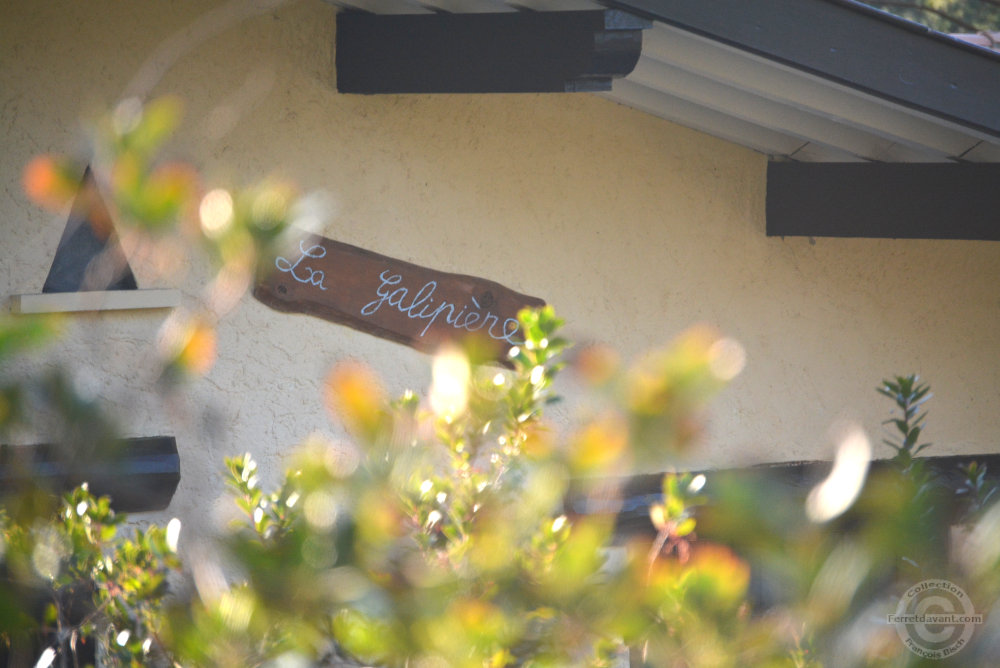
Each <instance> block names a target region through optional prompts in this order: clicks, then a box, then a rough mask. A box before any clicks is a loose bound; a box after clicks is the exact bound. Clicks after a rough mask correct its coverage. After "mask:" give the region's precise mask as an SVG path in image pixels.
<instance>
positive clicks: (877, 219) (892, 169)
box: [766, 162, 1000, 241]
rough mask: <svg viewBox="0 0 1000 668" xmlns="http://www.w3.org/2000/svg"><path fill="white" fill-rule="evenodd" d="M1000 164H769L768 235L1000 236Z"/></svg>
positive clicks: (985, 238) (989, 238)
mask: <svg viewBox="0 0 1000 668" xmlns="http://www.w3.org/2000/svg"><path fill="white" fill-rule="evenodd" d="M998 183H1000V164H997V163H989V164H986V163H980V164H947V163H941V164H912V163H910V164H905V163H848V164H844V163H829V162H827V163H818V162H814V163H801V162H770V163H768V167H767V205H766V209H767V213H766V215H767V234H768V236H813V237H864V238H894V239H967V240H979V241H1000V188H998V187H997V184H998Z"/></svg>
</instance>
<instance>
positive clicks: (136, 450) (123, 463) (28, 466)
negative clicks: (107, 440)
mask: <svg viewBox="0 0 1000 668" xmlns="http://www.w3.org/2000/svg"><path fill="white" fill-rule="evenodd" d="M180 479H181V468H180V456H179V455H178V453H177V441H176V439H174V437H172V436H151V437H145V438H129V439H125V440H123V441H120V442H117V443H112V444H109V445H107V446H106V447H103V448H101V449H100V450H99V451H98V452H96V453H90V454H88V456H86V457H74V456H73V453H67V452H65V451H64V449H63V448H59V447H58V446H55V445H49V444H44V445H19V446H12V445H0V496H3V495H6V494H9V493H12V492H15V491H16V490H17V489H19V488H21V487H22V486H24V485H40V486H42V487H44V488H46V489H50V490H52V491H53V492H64V491H68V490H70V489H73V488H74V487H76V486H77V485H79V484H80V483H83V482H86V483H87V485H88V486H89V488H90V491H91V493H93V494H94V495H96V496H110V497H111V507H112V508H114V509H115V510H116V511H121V512H141V511H151V510H163V509H165V508H166V507H167V506H168V505H169V504H170V500H171V499H172V498H173V496H174V492H175V491H176V490H177V484H178V483H179V482H180Z"/></svg>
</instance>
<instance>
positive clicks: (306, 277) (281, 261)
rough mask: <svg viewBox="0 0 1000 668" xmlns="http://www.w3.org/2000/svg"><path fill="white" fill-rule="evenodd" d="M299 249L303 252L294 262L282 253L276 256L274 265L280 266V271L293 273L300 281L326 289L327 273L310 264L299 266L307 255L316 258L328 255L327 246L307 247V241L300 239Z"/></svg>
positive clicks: (293, 276)
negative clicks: (324, 283) (324, 282)
mask: <svg viewBox="0 0 1000 668" xmlns="http://www.w3.org/2000/svg"><path fill="white" fill-rule="evenodd" d="M299 251H300V252H301V253H302V254H301V255H299V259H298V260H296V261H295V262H294V263H293V262H290V261H289V260H288V259H287V258H283V257H281V256H280V255H279V256H278V257H276V258H274V266H275V267H277V268H278V271H283V272H285V273H287V274H291V275H292V278H294V279H295V280H296V281H298V282H299V283H306V284H308V285H315V286H316V287H317V288H319V289H320V290H326V286H325V285H323V280H324V279H325V278H326V275H325V274H324V273H323V272H322V271H320V270H318V269H313V268H312V267H309V266H303V267H299V265H300V264H302V260H304V259H306V258H307V257H311V258H314V259H317V260H318V259H319V258H321V257H326V248H324V247H323V246H322V245H320V244H316V245H315V246H310V247H309V248H306V246H305V241H299Z"/></svg>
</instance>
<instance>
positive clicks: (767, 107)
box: [604, 22, 1000, 162]
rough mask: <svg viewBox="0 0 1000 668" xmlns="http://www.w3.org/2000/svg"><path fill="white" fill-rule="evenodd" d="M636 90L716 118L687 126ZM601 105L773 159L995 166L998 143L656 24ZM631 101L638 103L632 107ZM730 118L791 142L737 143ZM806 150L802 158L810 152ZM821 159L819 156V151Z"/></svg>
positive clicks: (747, 139) (754, 139) (753, 136)
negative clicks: (638, 112) (626, 108)
mask: <svg viewBox="0 0 1000 668" xmlns="http://www.w3.org/2000/svg"><path fill="white" fill-rule="evenodd" d="M633 84H637V85H639V86H641V87H643V88H645V89H649V90H650V91H653V92H659V93H663V94H665V96H664V97H662V98H660V99H661V100H662V101H664V102H665V103H666V102H668V101H669V100H670V99H672V98H673V99H676V98H679V99H682V100H686V101H687V102H689V103H691V104H693V105H695V106H697V107H702V108H704V109H707V110H710V111H712V112H714V113H712V114H709V115H707V116H706V118H704V119H701V120H700V121H699V122H698V124H697V125H693V124H690V123H689V122H687V121H686V120H685V118H687V117H690V115H691V114H690V112H689V110H686V109H684V110H681V111H680V112H678V111H677V110H676V109H674V108H672V107H671V106H670V104H663V105H660V106H657V105H655V104H650V103H649V100H651V99H653V96H650V95H649V94H642V95H637V89H636V87H635V86H634V85H633ZM604 95H605V96H606V97H608V98H610V99H613V100H616V101H618V102H621V103H622V104H628V105H630V106H636V107H638V108H641V109H643V111H646V112H648V113H652V114H655V115H657V116H660V117H662V118H666V119H668V120H671V121H674V122H677V123H680V124H682V125H689V126H690V127H695V128H696V129H698V130H701V131H703V132H706V133H708V134H712V135H715V136H718V137H721V138H724V139H728V140H729V141H736V142H737V143H741V144H743V145H744V146H747V147H748V148H753V149H755V150H758V151H762V152H764V153H768V154H770V155H775V156H786V157H793V158H794V159H797V160H818V161H826V160H830V159H840V158H831V157H828V156H830V155H831V154H830V151H829V150H828V149H830V148H835V149H838V150H839V152H846V153H847V154H849V155H851V156H853V159H855V160H877V161H887V162H941V161H951V160H966V161H990V162H992V161H996V160H997V157H996V154H997V153H998V152H1000V139H997V138H996V137H991V136H989V135H985V134H983V133H978V132H976V131H974V130H971V129H969V128H965V127H962V126H959V125H957V124H953V123H950V122H948V121H946V120H943V119H940V118H935V117H931V116H928V115H925V114H921V113H919V112H916V111H913V110H911V109H908V108H906V107H903V106H902V105H897V104H894V103H892V102H889V101H886V100H884V99H880V98H877V97H875V96H871V95H867V94H865V93H862V92H860V91H857V90H855V89H852V88H848V87H846V86H842V85H839V84H836V83H834V82H831V81H829V80H826V79H823V78H820V77H816V76H813V75H810V74H808V73H805V72H802V71H801V70H797V69H795V68H792V67H788V66H785V65H782V64H780V63H776V62H774V61H772V60H768V59H766V58H762V57H759V56H755V55H753V54H750V53H747V52H746V51H743V50H740V49H736V48H733V47H730V46H727V45H725V44H722V43H720V42H717V41H714V40H711V39H708V38H704V37H701V36H698V35H695V34H692V33H690V32H687V31H684V30H681V29H679V28H675V27H672V26H668V25H666V24H663V23H659V22H657V23H654V24H653V28H650V29H648V30H646V31H644V32H643V45H642V57H641V58H640V60H639V63H638V64H637V65H636V68H635V70H633V72H632V73H631V74H630V75H628V76H627V77H625V78H624V79H617V80H615V81H614V84H613V87H612V91H611V92H610V93H605V94H604ZM637 98H641V99H642V100H643V102H642V103H641V106H640V104H637V103H636V100H637ZM727 117H728V118H731V119H733V120H734V121H742V122H743V124H744V126H743V127H746V126H747V125H754V126H758V127H759V128H761V129H765V130H768V131H770V132H772V133H775V134H777V135H787V136H788V137H789V138H791V140H792V141H791V143H795V142H796V141H797V142H798V143H797V144H796V145H797V146H799V147H800V148H799V149H798V150H797V152H795V153H794V154H792V153H789V152H788V151H787V144H788V143H789V142H787V141H774V142H772V143H770V144H765V145H764V146H762V145H761V142H760V141H759V133H749V134H747V135H745V136H742V135H740V134H737V135H736V136H734V134H733V127H734V123H733V121H726V120H723V119H726V118H727ZM807 149H808V150H807ZM817 149H818V150H817Z"/></svg>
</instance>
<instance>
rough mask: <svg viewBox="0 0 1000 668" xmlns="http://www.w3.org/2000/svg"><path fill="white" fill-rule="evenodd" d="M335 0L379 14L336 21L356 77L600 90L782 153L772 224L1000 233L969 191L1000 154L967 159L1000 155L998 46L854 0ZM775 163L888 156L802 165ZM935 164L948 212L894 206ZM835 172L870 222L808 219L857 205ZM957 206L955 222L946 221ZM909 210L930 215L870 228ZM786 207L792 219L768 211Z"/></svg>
mask: <svg viewBox="0 0 1000 668" xmlns="http://www.w3.org/2000/svg"><path fill="white" fill-rule="evenodd" d="M336 4H338V5H341V6H344V7H346V8H348V9H353V10H362V11H363V12H364V13H365V15H364V16H362V15H352V16H350V17H348V16H342V17H341V19H339V20H338V38H337V39H338V41H337V69H338V88H339V89H340V90H341V91H342V92H361V93H455V92H515V91H525V92H529V91H530V92H538V91H543V90H550V91H580V90H584V91H603V92H601V93H600V94H601V95H604V96H606V97H608V98H609V99H611V100H614V101H616V102H619V103H622V104H625V105H629V106H631V107H634V108H637V109H640V110H642V111H645V112H648V113H651V114H654V115H656V116H659V117H662V118H665V119H668V120H670V121H673V122H676V123H678V124H680V125H684V126H687V127H690V128H694V129H697V130H700V131H702V132H705V133H707V134H710V135H714V136H716V137H720V138H722V139H726V140H728V141H731V142H734V143H737V144H740V145H742V146H745V147H748V148H751V149H753V150H756V151H759V152H761V153H764V154H766V155H767V156H769V157H770V158H771V159H772V168H771V169H769V173H768V231H769V234H780V235H786V234H787V235H795V234H802V235H809V236H889V237H919V238H949V239H996V240H1000V222H994V220H995V211H997V210H998V209H1000V197H998V196H993V195H987V196H980V197H976V198H975V199H974V200H968V198H967V193H968V192H969V188H968V187H965V185H963V184H968V183H972V182H975V183H980V184H982V185H983V186H984V188H985V190H986V192H988V193H991V192H993V191H994V190H996V189H995V188H994V187H992V184H991V183H988V181H989V179H991V178H993V176H994V175H995V170H983V171H977V170H975V169H971V170H970V169H964V168H962V167H963V165H969V164H973V163H1000V53H997V52H995V51H992V50H990V49H987V48H983V47H980V46H976V45H973V44H970V43H969V42H967V41H963V40H961V39H956V38H953V37H950V36H948V35H943V34H940V33H935V32H933V31H931V30H929V29H927V28H924V27H923V26H919V25H917V24H914V23H911V22H908V21H905V20H903V19H899V18H897V17H895V16H891V15H889V14H886V13H884V12H880V11H877V10H874V9H872V8H871V7H868V6H867V5H863V4H861V3H858V2H854V1H853V0H766V1H765V0H760V1H754V2H748V1H747V0H697V1H696V2H692V1H691V0H601V1H599V2H598V1H594V0H520V1H516V2H515V1H514V0H510V1H509V2H504V1H502V0H353V1H350V0H345V1H338V2H337V3H336ZM615 10H616V11H615ZM399 14H402V15H404V16H398V15H399ZM511 14H515V16H514V17H512V16H511ZM636 19H640V20H642V21H645V23H643V22H641V21H639V22H637V21H636ZM540 26H541V27H542V29H539V27H540ZM581 26H583V27H582V28H581ZM639 35H641V37H639ZM567 63H570V64H571V65H572V66H570V67H568V68H566V67H563V66H564V65H566V64H567ZM581 63H582V65H581ZM632 63H634V67H632ZM539 79H544V80H545V82H546V83H545V85H544V86H540V85H538V81H537V80H539ZM609 87H610V90H607V89H608V88H609ZM774 162H788V163H795V164H801V163H892V165H890V168H889V169H876V170H871V169H869V170H851V169H842V168H835V169H834V170H833V171H829V170H823V169H812V170H805V169H804V168H803V170H801V173H800V170H798V169H797V168H796V167H794V166H789V167H787V168H777V167H776V166H775V165H774V164H773V163H774ZM926 163H932V164H936V165H937V166H938V168H936V169H934V170H927V169H925V168H924V165H925V164H926ZM931 172H933V174H934V178H936V179H941V180H940V181H939V183H940V184H946V185H947V186H948V188H951V189H948V188H936V189H934V192H935V193H936V194H937V196H939V197H941V198H943V199H942V200H941V202H943V206H944V209H943V212H944V218H943V217H941V216H939V215H938V214H935V213H932V212H933V211H938V210H939V209H941V207H940V206H935V207H924V208H921V207H916V209H914V207H903V208H902V209H900V207H898V206H891V205H892V204H893V203H892V202H889V201H888V198H889V197H890V195H889V193H895V195H892V197H901V198H904V199H905V198H907V197H909V196H910V195H911V194H912V193H915V192H918V191H922V190H921V189H922V188H925V187H926V183H927V181H926V178H927V176H926V175H927V174H929V173H931ZM833 177H836V183H837V188H839V189H840V190H839V191H838V192H840V193H841V194H842V195H850V194H851V193H854V192H860V191H861V190H866V189H867V190H866V192H870V193H871V196H870V197H868V198H867V199H866V201H867V203H868V204H869V205H870V207H869V209H868V214H870V215H867V216H866V217H865V218H864V220H865V221H869V222H868V223H864V224H861V227H860V230H859V228H858V225H857V224H854V226H853V227H852V226H850V225H848V226H847V227H845V226H843V225H840V224H837V223H836V222H834V223H833V224H832V226H831V225H826V224H824V225H813V224H811V223H810V222H808V221H810V220H813V219H815V216H811V215H810V211H811V209H812V208H814V207H815V202H817V201H820V202H824V203H823V207H824V211H825V212H826V213H827V214H829V216H828V217H830V216H832V220H834V221H836V219H837V218H838V217H843V216H848V215H852V213H851V212H856V211H857V209H856V207H852V206H847V208H846V209H845V208H844V206H840V205H841V204H845V205H846V204H850V202H848V201H847V200H845V198H843V197H841V200H844V201H840V202H838V200H837V198H836V197H834V198H833V199H832V200H830V201H828V202H827V201H824V200H823V199H817V198H819V197H821V196H822V197H825V195H823V193H826V192H828V191H829V187H828V179H831V178H833ZM970 179H971V181H970ZM862 181H864V183H862ZM852 184H855V185H857V186H858V187H857V188H852V187H851V186H852ZM920 184H925V185H924V186H921V185H920ZM862 186H863V187H862ZM793 191H794V192H795V193H798V194H799V195H800V196H799V197H798V198H797V199H796V200H795V202H792V201H788V202H785V199H786V198H787V197H788V196H789V193H790V192H793ZM963 193H965V194H963ZM963 198H964V199H963ZM779 200H780V201H779ZM970 201H974V202H976V203H977V204H976V206H975V207H974V208H973V209H969V206H968V205H969V202H970ZM782 202H785V203H786V204H789V206H785V207H784V208H782V207H781V206H776V205H780V204H782ZM941 202H939V203H941ZM792 204H794V206H792ZM887 205H890V206H887ZM956 206H958V207H959V208H961V210H962V211H965V212H966V214H967V216H966V220H965V221H964V222H960V223H959V224H956V222H955V220H954V217H951V219H948V220H946V219H945V218H947V213H948V212H949V211H956V210H958V209H957V208H955V207H956ZM904 209H905V211H906V212H909V213H907V214H906V215H910V214H915V215H918V216H921V217H920V219H919V220H913V219H910V220H905V221H904V220H900V221H896V222H893V223H892V224H889V225H881V226H879V227H878V228H877V229H876V228H874V227H870V225H873V224H874V221H876V220H878V219H879V218H880V217H881V218H885V217H892V216H895V215H903V214H899V211H903V210H904ZM779 210H780V211H782V212H783V213H782V214H781V215H783V216H785V217H786V218H787V219H788V220H791V221H792V222H794V223H795V224H793V225H786V224H784V223H782V224H772V222H774V221H772V216H775V215H778V214H777V212H778V211H779ZM859 220H860V219H859ZM973 221H976V222H973ZM855 223H858V221H855ZM970 224H971V226H970ZM848 228H850V229H848ZM779 230H780V231H779Z"/></svg>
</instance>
